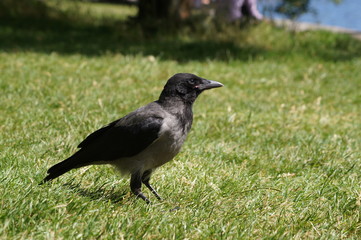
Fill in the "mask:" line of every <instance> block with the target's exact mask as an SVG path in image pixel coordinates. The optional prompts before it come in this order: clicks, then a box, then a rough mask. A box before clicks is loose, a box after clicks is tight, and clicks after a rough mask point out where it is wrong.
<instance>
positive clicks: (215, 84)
mask: <svg viewBox="0 0 361 240" xmlns="http://www.w3.org/2000/svg"><path fill="white" fill-rule="evenodd" d="M218 87H223V84H222V83H220V82H216V81H212V80H207V79H203V83H202V84H200V85H198V86H197V88H198V89H199V90H201V91H203V90H207V89H211V88H218Z"/></svg>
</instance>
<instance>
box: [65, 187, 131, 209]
mask: <svg viewBox="0 0 361 240" xmlns="http://www.w3.org/2000/svg"><path fill="white" fill-rule="evenodd" d="M63 186H64V187H66V188H68V189H70V190H72V191H74V192H76V193H77V194H79V195H80V196H82V197H87V198H89V199H91V200H95V201H97V200H104V201H110V202H111V203H113V204H119V203H121V202H122V201H123V199H124V197H125V195H126V194H127V192H119V191H117V192H116V191H114V189H105V188H104V186H101V187H99V188H97V189H96V190H89V189H85V188H82V187H81V186H80V184H74V183H66V184H63Z"/></svg>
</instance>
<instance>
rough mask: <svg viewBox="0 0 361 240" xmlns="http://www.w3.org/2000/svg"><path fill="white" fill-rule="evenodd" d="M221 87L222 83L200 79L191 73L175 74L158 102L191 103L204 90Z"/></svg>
mask: <svg viewBox="0 0 361 240" xmlns="http://www.w3.org/2000/svg"><path fill="white" fill-rule="evenodd" d="M222 86H223V84H222V83H219V82H216V81H211V80H207V79H204V78H200V77H198V76H196V75H194V74H191V73H177V74H175V75H174V76H173V77H171V78H170V79H169V80H168V82H167V83H166V85H165V86H164V89H163V91H162V93H161V95H160V97H159V100H160V101H166V100H167V99H168V100H169V99H172V98H177V99H182V100H183V101H185V102H189V103H193V102H194V101H195V100H196V98H197V97H198V96H199V94H200V93H201V92H203V91H204V90H207V89H211V88H217V87H222Z"/></svg>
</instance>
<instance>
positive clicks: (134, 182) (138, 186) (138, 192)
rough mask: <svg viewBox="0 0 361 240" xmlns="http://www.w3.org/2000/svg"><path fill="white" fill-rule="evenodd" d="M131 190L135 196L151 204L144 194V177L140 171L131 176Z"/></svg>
mask: <svg viewBox="0 0 361 240" xmlns="http://www.w3.org/2000/svg"><path fill="white" fill-rule="evenodd" d="M130 189H131V190H132V193H134V194H135V196H137V197H139V198H141V199H143V200H144V201H145V202H146V203H150V201H149V199H148V198H147V197H146V196H144V194H143V193H142V176H141V174H140V172H139V171H138V172H135V173H133V174H132V175H131V177H130Z"/></svg>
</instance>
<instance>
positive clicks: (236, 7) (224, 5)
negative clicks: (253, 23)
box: [217, 0, 263, 22]
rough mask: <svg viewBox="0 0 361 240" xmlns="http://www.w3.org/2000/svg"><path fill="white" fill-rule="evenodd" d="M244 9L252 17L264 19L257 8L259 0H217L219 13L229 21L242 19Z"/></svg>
mask: <svg viewBox="0 0 361 240" xmlns="http://www.w3.org/2000/svg"><path fill="white" fill-rule="evenodd" d="M243 11H244V12H245V13H246V14H247V15H249V16H250V17H252V18H255V19H257V20H262V19H263V15H262V14H261V13H260V12H259V11H258V9H257V0H217V15H218V16H220V17H221V18H224V19H226V20H227V21H229V22H235V21H237V20H239V19H241V18H242V16H243Z"/></svg>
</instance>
